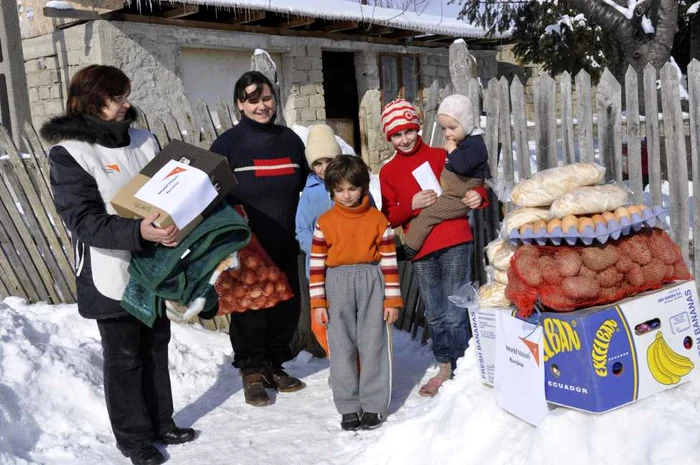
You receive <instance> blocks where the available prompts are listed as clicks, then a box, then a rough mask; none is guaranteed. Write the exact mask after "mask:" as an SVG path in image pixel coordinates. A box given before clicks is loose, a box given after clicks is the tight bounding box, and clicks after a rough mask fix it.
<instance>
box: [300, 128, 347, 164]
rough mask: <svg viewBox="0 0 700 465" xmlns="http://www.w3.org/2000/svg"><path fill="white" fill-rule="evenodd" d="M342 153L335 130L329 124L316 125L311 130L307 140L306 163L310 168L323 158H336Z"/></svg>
mask: <svg viewBox="0 0 700 465" xmlns="http://www.w3.org/2000/svg"><path fill="white" fill-rule="evenodd" d="M342 153H343V151H342V150H341V149H340V144H338V141H337V140H335V133H334V132H333V128H331V127H330V126H328V125H327V124H314V125H313V126H311V127H310V128H309V135H308V137H307V139H306V161H307V163H308V164H309V166H313V164H314V162H315V161H316V160H320V159H321V158H335V157H336V156H338V155H340V154H342Z"/></svg>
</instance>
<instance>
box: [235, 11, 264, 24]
mask: <svg viewBox="0 0 700 465" xmlns="http://www.w3.org/2000/svg"><path fill="white" fill-rule="evenodd" d="M263 19H265V12H264V11H250V10H243V14H240V15H237V16H236V17H234V18H233V19H231V20H229V21H226V22H227V23H228V24H231V25H234V26H235V25H242V24H250V23H254V22H255V21H260V20H263Z"/></svg>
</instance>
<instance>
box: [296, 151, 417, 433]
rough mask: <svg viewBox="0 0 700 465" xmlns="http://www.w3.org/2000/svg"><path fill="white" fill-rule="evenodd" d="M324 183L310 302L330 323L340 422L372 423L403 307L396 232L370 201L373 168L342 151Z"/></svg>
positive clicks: (387, 395) (385, 390)
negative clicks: (326, 198) (327, 203)
mask: <svg viewBox="0 0 700 465" xmlns="http://www.w3.org/2000/svg"><path fill="white" fill-rule="evenodd" d="M324 182H325V185H326V189H328V190H329V191H330V193H331V196H332V197H333V200H334V201H335V205H334V206H333V208H331V209H330V210H329V211H327V212H326V213H324V214H323V215H321V216H320V217H319V219H318V222H317V223H316V227H315V229H314V236H313V242H312V244H311V263H310V275H311V276H310V280H309V282H310V285H309V288H310V294H311V308H313V313H314V315H313V316H314V318H315V319H316V321H317V322H318V323H319V324H323V325H328V343H329V345H330V352H331V354H333V355H332V357H331V388H332V389H333V401H334V402H335V406H336V408H337V409H338V412H339V413H340V414H341V415H342V421H341V423H340V425H341V427H342V428H343V429H344V430H357V429H358V428H362V429H374V428H378V427H379V426H381V425H382V422H383V421H384V416H385V415H386V412H387V409H388V408H389V402H390V400H391V342H390V339H391V325H392V324H393V323H394V322H395V321H396V318H397V317H398V314H399V308H400V307H401V306H402V305H403V302H402V300H401V291H400V289H399V273H398V265H397V263H396V248H395V246H394V236H393V232H392V229H391V226H389V222H388V221H387V219H386V217H385V216H384V215H383V214H382V213H381V212H380V211H379V210H377V209H376V208H374V207H372V206H370V204H369V170H368V168H367V165H366V164H365V163H364V162H363V161H362V159H361V158H359V157H353V156H349V155H339V156H337V157H336V158H334V159H333V161H331V162H330V164H329V165H328V167H327V168H326V175H325V180H324ZM358 353H359V356H360V359H361V360H362V370H358V364H357V357H358Z"/></svg>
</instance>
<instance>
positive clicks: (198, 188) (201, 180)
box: [134, 160, 217, 229]
mask: <svg viewBox="0 0 700 465" xmlns="http://www.w3.org/2000/svg"><path fill="white" fill-rule="evenodd" d="M216 195H217V192H216V189H215V188H214V186H213V185H212V183H211V181H210V180H209V176H208V175H207V174H206V173H205V172H204V171H202V170H199V169H197V168H194V167H192V166H190V165H186V164H184V163H180V162H177V161H175V160H170V161H169V162H168V163H166V164H165V166H163V167H162V168H161V169H160V170H158V172H157V173H156V174H155V175H154V176H153V177H152V178H151V179H150V180H149V181H148V182H147V183H146V184H144V185H143V187H141V189H139V190H138V192H136V194H134V197H136V198H137V199H139V200H143V201H144V202H148V203H150V204H151V205H153V206H155V207H158V208H160V209H161V210H164V211H166V212H168V214H169V215H170V216H171V217H172V218H173V221H174V222H175V225H177V227H178V229H182V228H184V227H185V226H187V225H188V224H189V223H190V222H191V221H192V220H193V219H195V218H196V217H197V215H200V214H201V213H202V212H203V211H204V209H205V208H207V207H208V206H209V204H210V203H211V202H212V201H213V200H214V199H215V198H216Z"/></svg>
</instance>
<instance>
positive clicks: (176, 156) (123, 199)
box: [111, 140, 236, 241]
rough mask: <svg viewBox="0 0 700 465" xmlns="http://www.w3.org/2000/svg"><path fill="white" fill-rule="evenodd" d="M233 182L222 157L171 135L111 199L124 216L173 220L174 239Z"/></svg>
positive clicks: (158, 222)
mask: <svg viewBox="0 0 700 465" xmlns="http://www.w3.org/2000/svg"><path fill="white" fill-rule="evenodd" d="M235 185H236V178H235V177H234V175H233V171H232V170H231V168H230V167H229V164H228V161H227V160H226V158H225V157H223V156H221V155H218V154H215V153H212V152H209V151H207V150H204V149H201V148H199V147H196V146H194V145H190V144H186V143H185V142H181V141H178V140H174V141H172V142H170V143H169V144H168V145H167V146H166V147H165V148H164V149H163V150H162V151H161V152H160V153H158V155H156V157H155V158H154V159H153V160H151V161H150V162H149V163H148V164H147V165H146V166H145V167H144V168H143V169H142V170H141V172H140V173H139V174H138V175H136V177H134V178H133V179H132V180H131V181H130V182H129V183H128V184H127V185H126V186H124V187H123V188H122V189H121V190H120V191H119V192H117V194H116V195H115V196H114V197H113V198H112V200H111V204H112V206H113V207H114V209H115V210H116V211H117V214H118V215H119V216H122V217H124V218H145V217H147V216H149V215H151V214H152V213H155V212H158V213H160V216H159V217H158V219H157V220H156V221H155V222H154V224H155V225H156V226H158V227H159V228H167V227H168V226H170V225H172V224H176V225H177V226H178V228H179V229H180V233H179V234H178V237H177V241H180V240H181V239H182V238H183V237H185V236H186V235H187V234H188V233H189V232H190V231H191V230H192V229H194V228H195V227H196V226H197V225H198V224H199V223H200V222H201V221H202V219H203V216H202V215H204V214H206V213H207V212H208V211H210V210H211V208H212V207H213V206H214V205H216V204H217V203H218V202H219V201H221V200H222V199H223V198H224V197H225V196H226V194H228V193H229V192H231V189H233V187H234V186H235Z"/></svg>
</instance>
